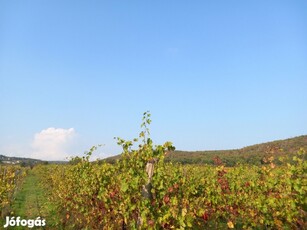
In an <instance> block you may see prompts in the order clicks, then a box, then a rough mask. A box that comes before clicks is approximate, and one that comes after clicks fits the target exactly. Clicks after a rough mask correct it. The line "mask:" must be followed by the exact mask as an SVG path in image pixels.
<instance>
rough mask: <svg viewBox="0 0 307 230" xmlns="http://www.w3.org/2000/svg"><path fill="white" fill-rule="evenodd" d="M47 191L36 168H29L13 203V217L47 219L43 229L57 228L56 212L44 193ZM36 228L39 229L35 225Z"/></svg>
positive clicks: (2, 220)
mask: <svg viewBox="0 0 307 230" xmlns="http://www.w3.org/2000/svg"><path fill="white" fill-rule="evenodd" d="M44 193H45V191H44V189H43V187H42V186H41V185H40V178H39V175H38V173H37V171H36V170H29V173H28V175H27V176H26V178H25V180H24V182H23V184H22V186H21V189H20V190H19V191H17V193H16V194H15V199H14V201H13V204H12V210H11V215H10V216H11V217H13V216H14V217H15V218H16V217H18V216H20V218H21V219H27V220H28V219H36V218H37V217H41V219H46V221H47V227H44V228H43V227H42V228H41V229H55V228H54V227H53V226H55V222H56V214H55V213H56V212H55V210H54V206H53V205H52V203H50V202H49V201H48V199H47V197H46V195H45V194H44ZM4 224H5V219H1V221H0V225H1V227H3V225H4ZM7 229H25V227H19V228H18V227H11V228H7ZM35 229H39V228H37V227H35Z"/></svg>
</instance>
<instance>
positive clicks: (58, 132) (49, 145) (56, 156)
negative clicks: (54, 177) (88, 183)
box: [31, 127, 76, 160]
mask: <svg viewBox="0 0 307 230" xmlns="http://www.w3.org/2000/svg"><path fill="white" fill-rule="evenodd" d="M75 136H76V132H75V130H74V129H73V128H70V129H62V128H53V127H51V128H47V129H43V130H42V131H41V132H39V133H36V134H35V135H34V139H33V142H32V149H33V152H32V154H31V157H32V158H36V159H42V160H66V159H65V158H67V157H69V156H70V155H71V154H72V153H71V152H70V149H71V146H72V143H73V140H74V138H75Z"/></svg>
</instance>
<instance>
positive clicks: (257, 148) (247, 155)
mask: <svg viewBox="0 0 307 230" xmlns="http://www.w3.org/2000/svg"><path fill="white" fill-rule="evenodd" d="M300 148H304V149H305V150H307V135H303V136H298V137H294V138H289V139H285V140H277V141H272V142H267V143H262V144H256V145H251V146H248V147H244V148H241V149H233V150H210V151H180V150H176V151H174V152H171V153H169V154H168V155H167V156H166V158H165V160H166V161H171V162H180V163H182V164H214V159H217V157H218V158H219V159H220V160H221V161H222V162H223V163H224V164H226V166H234V165H236V164H237V163H247V164H253V165H261V164H263V163H265V162H264V158H268V157H271V156H274V158H275V162H277V163H278V158H279V157H280V156H287V155H288V156H291V155H292V154H293V153H295V152H297V151H298V150H299V149H300ZM119 158H120V156H119V155H117V156H114V157H109V158H107V159H105V161H107V162H110V163H114V162H115V161H116V160H117V159H119Z"/></svg>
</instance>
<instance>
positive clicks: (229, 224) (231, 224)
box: [227, 221, 235, 228]
mask: <svg viewBox="0 0 307 230" xmlns="http://www.w3.org/2000/svg"><path fill="white" fill-rule="evenodd" d="M227 226H228V228H234V227H235V226H234V225H233V223H232V221H228V222H227Z"/></svg>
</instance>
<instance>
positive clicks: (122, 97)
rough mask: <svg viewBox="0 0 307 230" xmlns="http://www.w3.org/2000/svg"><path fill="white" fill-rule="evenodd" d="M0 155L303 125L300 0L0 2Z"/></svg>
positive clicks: (215, 144) (305, 29)
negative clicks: (141, 137)
mask: <svg viewBox="0 0 307 230" xmlns="http://www.w3.org/2000/svg"><path fill="white" fill-rule="evenodd" d="M0 95H1V96H0V127H1V128H0V154H6V155H19V156H30V157H36V158H41V159H64V158H65V157H67V156H71V155H80V154H82V153H83V152H84V151H86V150H88V149H89V148H90V147H91V146H92V145H96V144H105V146H104V147H103V148H101V149H99V150H98V151H97V153H96V157H100V158H103V157H106V156H110V155H114V154H117V153H119V152H120V148H118V147H117V146H116V143H115V141H114V140H113V137H115V136H120V137H122V138H125V139H129V138H133V137H135V136H137V135H138V133H139V131H140V127H139V126H140V123H141V118H142V113H143V112H144V111H147V110H150V112H151V114H152V120H153V123H152V125H151V134H152V138H153V140H154V142H155V143H156V144H161V143H163V142H165V141H172V142H173V143H174V145H175V146H176V148H177V149H180V150H209V149H232V148H241V147H244V146H247V145H251V144H256V143H261V142H266V141H271V140H276V139H284V138H288V137H294V136H298V135H303V134H307V122H306V117H307V103H306V102H307V2H306V1H57V0H53V1H39V0H31V1H29V0H27V1H25V0H19V1H15V0H10V1H0Z"/></svg>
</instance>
